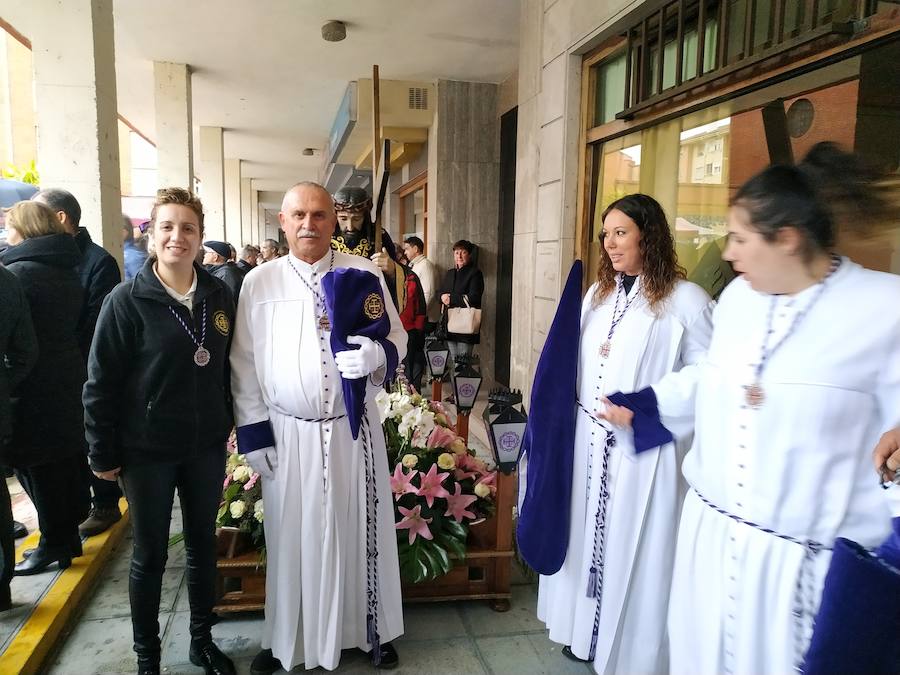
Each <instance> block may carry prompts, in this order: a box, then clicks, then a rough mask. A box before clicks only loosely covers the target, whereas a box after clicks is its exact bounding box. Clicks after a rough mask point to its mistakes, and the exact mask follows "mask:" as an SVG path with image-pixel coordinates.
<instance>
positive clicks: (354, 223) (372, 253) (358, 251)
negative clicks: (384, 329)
mask: <svg viewBox="0 0 900 675" xmlns="http://www.w3.org/2000/svg"><path fill="white" fill-rule="evenodd" d="M334 210H335V212H336V213H337V225H335V227H334V234H333V235H332V237H331V248H333V249H334V250H335V251H340V252H342V253H350V254H351V255H359V256H363V257H364V258H369V259H371V260H372V261H373V262H374V263H375V264H376V265H378V267H379V268H380V269H381V273H382V275H383V276H384V281H385V284H386V285H387V287H388V290H389V291H390V294H391V300H393V301H394V306H395V307H396V308H397V312H398V313H399V314H400V321H401V322H402V323H403V328H404V329H405V330H406V333H407V336H408V338H409V341H408V349H407V356H406V359H405V360H404V366H405V370H406V372H407V373H412V368H411V367H410V366H411V359H412V358H413V356H414V355H415V354H416V353H417V352H419V351H421V350H422V349H424V348H425V294H424V292H423V291H422V282H421V281H420V280H419V277H418V275H416V273H415V272H413V271H412V269H410V268H409V267H407V266H406V265H402V264H400V263H399V262H397V250H396V247H395V246H394V242H393V240H392V239H391V237H390V235H389V234H388V233H387V232H386V231H385V230H384V228H381V250H380V251H378V250H376V249H375V232H376V229H375V228H376V227H379V226H378V225H377V224H376V223H374V222H373V221H372V215H371V213H372V198H371V197H370V196H369V194H368V192H366V191H365V189H363V188H361V187H343V188H341V189H340V190H338V191H337V192H335V193H334ZM420 384H421V383H420V382H413V386H415V387H416V389H419V388H420Z"/></svg>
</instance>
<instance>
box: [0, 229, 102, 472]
mask: <svg viewBox="0 0 900 675" xmlns="http://www.w3.org/2000/svg"><path fill="white" fill-rule="evenodd" d="M80 260H81V254H80V252H79V250H78V246H77V245H76V244H75V240H74V239H73V238H72V236H71V235H69V234H50V235H47V236H45V237H34V238H32V239H26V240H25V241H23V242H22V243H21V244H18V245H17V246H11V247H9V248H8V249H7V250H6V251H4V253H3V255H2V256H0V262H2V263H3V264H4V265H6V267H7V269H8V270H9V271H10V272H12V273H13V274H15V275H16V277H18V279H19V282H20V283H21V284H22V288H23V289H24V291H25V295H26V296H27V298H28V304H29V305H30V307H31V320H32V323H33V324H34V332H35V335H36V336H37V343H38V350H39V353H38V360H37V362H36V363H35V365H34V368H33V369H32V370H31V372H30V373H29V374H28V376H27V377H26V378H25V379H24V380H23V381H22V384H21V385H20V386H19V390H18V394H19V403H18V406H17V410H16V413H15V419H14V421H13V427H14V428H13V437H12V441H11V442H10V444H9V445H8V446H7V448H6V449H5V450H4V452H3V457H2V461H3V463H6V464H8V465H9V466H14V467H16V468H27V467H31V466H37V465H40V464H48V463H50V462H53V461H56V460H58V459H62V458H64V457H68V456H71V455H74V454H78V453H82V452H84V426H83V416H84V413H83V410H82V407H81V387H82V385H83V384H84V380H85V367H84V358H83V357H82V356H81V350H80V349H79V346H78V325H79V319H80V317H81V307H82V301H83V297H84V292H83V291H82V289H81V284H80V283H79V282H78V275H77V274H76V273H75V268H76V266H77V265H78V263H79V262H80Z"/></svg>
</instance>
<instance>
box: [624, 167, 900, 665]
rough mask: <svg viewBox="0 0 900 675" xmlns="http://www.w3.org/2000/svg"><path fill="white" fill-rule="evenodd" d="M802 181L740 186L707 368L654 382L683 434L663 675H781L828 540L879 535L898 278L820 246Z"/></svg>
mask: <svg viewBox="0 0 900 675" xmlns="http://www.w3.org/2000/svg"><path fill="white" fill-rule="evenodd" d="M848 164H849V163H848ZM814 185H815V182H814V181H813V180H811V179H810V177H809V174H808V173H807V172H806V171H805V167H804V166H803V164H801V165H800V166H799V167H771V168H769V169H767V170H766V171H764V172H763V173H762V174H760V175H759V176H757V177H755V178H753V179H751V181H749V182H748V183H747V184H746V185H745V186H744V187H742V188H741V190H740V191H739V192H738V194H737V195H736V197H735V199H734V201H733V206H732V208H731V211H730V213H729V244H728V247H727V248H726V250H725V258H726V259H728V260H729V261H731V262H732V264H733V265H734V267H735V270H736V271H737V272H738V273H741V274H742V275H743V276H742V277H741V278H738V279H736V280H735V281H734V282H732V283H731V285H730V286H729V287H728V288H726V289H725V292H724V293H723V294H722V296H721V298H720V300H719V304H718V306H717V308H716V310H715V312H714V319H713V323H714V332H713V339H712V343H711V345H710V349H709V354H708V358H707V360H706V361H705V362H703V363H702V364H698V365H697V366H694V367H691V368H689V369H685V370H683V371H682V372H680V373H677V374H674V375H669V376H667V377H666V378H664V379H663V381H662V382H660V383H659V384H658V385H655V386H654V387H653V390H654V393H655V394H656V398H657V402H658V407H659V413H660V416H661V418H662V422H663V423H664V424H665V425H666V426H667V427H668V428H669V429H671V430H672V431H674V432H676V434H677V433H678V431H679V430H684V429H685V428H688V429H690V428H691V427H692V426H693V433H694V439H693V445H692V447H691V450H690V452H689V453H688V454H687V456H686V458H685V460H684V475H685V477H686V479H687V481H688V484H689V486H690V489H689V491H688V494H687V496H686V498H685V503H684V508H683V513H682V517H681V522H680V525H679V534H678V546H677V553H676V562H675V571H674V577H673V581H672V594H671V598H670V603H669V621H668V627H669V639H670V644H671V670H672V672H673V673H684V674H691V675H705V674H709V675H713V674H715V673H739V674H741V675H758V674H762V673H765V674H778V673H789V672H792V671H793V670H794V669H795V668H798V667H799V666H800V664H801V663H802V659H803V655H804V653H805V651H806V649H807V646H808V641H809V636H810V634H811V631H812V625H813V621H814V618H815V614H816V612H817V610H818V604H819V599H820V595H821V589H822V584H823V580H824V576H825V573H826V571H827V569H828V563H829V560H830V557H831V551H830V549H831V547H832V545H833V542H834V540H835V538H836V537H846V538H848V539H851V540H854V541H857V542H859V543H860V544H862V545H863V546H867V547H871V546H876V545H878V544H880V543H881V542H882V541H883V540H884V539H885V537H887V536H888V534H889V533H890V531H891V530H890V523H891V512H890V509H889V504H888V500H887V499H886V498H885V494H884V493H883V491H882V489H881V487H880V486H879V481H878V480H877V476H876V475H875V473H874V472H873V471H872V468H871V464H870V461H871V460H870V452H871V448H872V447H873V446H874V445H875V443H876V441H877V440H878V438H879V435H880V434H881V433H882V432H884V431H885V430H886V429H888V428H890V427H892V426H894V425H896V424H897V422H898V420H900V342H898V336H900V312H898V311H897V310H896V307H897V300H898V298H900V278H898V277H896V276H894V275H890V274H884V273H880V272H874V271H871V270H866V269H864V268H862V267H860V266H859V265H857V264H855V263H853V262H851V261H850V260H848V259H846V258H839V257H836V256H832V255H831V254H830V253H829V251H830V248H831V246H832V245H833V236H834V235H833V226H832V222H831V212H830V211H829V209H827V208H826V206H825V205H824V203H823V200H822V199H821V197H820V196H819V194H818V193H817V191H816V189H815V188H814V187H813V186H814ZM623 413H624V415H625V416H624V417H622V414H623ZM606 415H607V419H609V420H610V421H613V422H616V423H619V424H621V423H623V422H625V421H627V411H624V410H623V409H621V408H618V407H610V408H609V409H608V410H607V412H606ZM692 421H693V423H694V424H693V425H692V424H691V422H692ZM685 423H686V424H685ZM892 489H897V488H892Z"/></svg>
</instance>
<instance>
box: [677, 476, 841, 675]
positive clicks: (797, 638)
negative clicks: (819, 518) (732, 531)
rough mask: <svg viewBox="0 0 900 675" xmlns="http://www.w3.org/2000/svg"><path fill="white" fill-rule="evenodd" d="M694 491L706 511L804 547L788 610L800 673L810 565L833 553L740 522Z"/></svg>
mask: <svg viewBox="0 0 900 675" xmlns="http://www.w3.org/2000/svg"><path fill="white" fill-rule="evenodd" d="M691 489H692V490H693V491H694V494H696V495H697V497H698V498H699V499H700V501H701V502H703V503H704V504H706V505H707V506H708V507H709V508H711V509H712V510H713V511H716V512H717V513H721V514H722V515H723V516H727V517H729V518H731V519H732V520H733V521H735V522H737V523H740V524H741V525H747V526H749V527H752V528H754V529H756V530H759V531H760V532H765V533H766V534H770V535H772V536H773V537H778V538H779V539H783V540H784V541H789V542H791V543H792V544H797V545H798V546H802V547H803V562H802V563H801V564H800V573H799V574H798V575H797V582H796V584H795V585H794V607H793V609H792V610H791V614H792V615H793V617H794V670H796V671H797V672H798V673H800V672H803V669H802V665H803V656H804V654H805V653H806V650H807V648H808V647H809V645H808V644H807V642H808V641H807V639H806V633H807V629H810V630H809V633H810V634H811V632H812V630H811V629H812V628H813V627H814V625H815V617H816V611H815V586H814V584H815V580H814V579H813V578H812V577H813V575H812V570H811V567H812V564H813V562H814V561H815V559H816V557H817V556H818V555H819V553H820V552H822V551H830V550H832V547H831V546H825V545H824V544H822V543H820V542H818V541H815V540H813V539H799V538H797V537H792V536H791V535H789V534H784V533H782V532H778V531H777V530H773V529H772V528H770V527H765V526H763V525H760V524H759V523H754V522H753V521H752V520H747V519H746V518H741V517H740V516H738V515H735V514H734V513H730V512H728V511H726V510H725V509H723V508H721V507H719V506H716V505H715V504H714V503H712V502H711V501H709V500H708V499H707V498H706V497H704V496H703V495H702V494H700V493H699V492H698V491H697V490H696V489H695V488H691Z"/></svg>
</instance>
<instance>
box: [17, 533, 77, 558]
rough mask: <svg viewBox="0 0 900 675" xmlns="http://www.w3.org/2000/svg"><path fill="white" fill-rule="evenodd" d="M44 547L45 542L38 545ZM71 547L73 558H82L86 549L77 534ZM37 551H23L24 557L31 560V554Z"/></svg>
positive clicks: (32, 549) (30, 549)
mask: <svg viewBox="0 0 900 675" xmlns="http://www.w3.org/2000/svg"><path fill="white" fill-rule="evenodd" d="M42 545H43V542H40V543H38V546H42ZM70 546H71V549H72V557H73V558H80V557H81V556H83V555H84V547H83V546H82V544H81V537H79V536H78V535H77V534H76V535H75V538H74V539H72V543H71V544H70ZM36 550H37V549H34V548H26V549H25V550H24V551H22V557H23V558H30V557H31V554H32V553H34V552H35V551H36Z"/></svg>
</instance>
